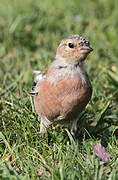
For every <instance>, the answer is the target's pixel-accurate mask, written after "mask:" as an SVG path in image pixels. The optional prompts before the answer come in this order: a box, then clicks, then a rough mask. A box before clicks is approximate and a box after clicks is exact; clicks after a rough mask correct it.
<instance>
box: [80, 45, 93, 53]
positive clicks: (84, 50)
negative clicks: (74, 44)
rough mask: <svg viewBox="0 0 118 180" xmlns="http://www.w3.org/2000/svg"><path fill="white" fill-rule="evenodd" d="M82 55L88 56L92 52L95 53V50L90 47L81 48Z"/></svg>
mask: <svg viewBox="0 0 118 180" xmlns="http://www.w3.org/2000/svg"><path fill="white" fill-rule="evenodd" d="M80 50H81V52H82V54H88V53H90V52H92V51H93V48H91V47H89V46H83V47H81V48H80Z"/></svg>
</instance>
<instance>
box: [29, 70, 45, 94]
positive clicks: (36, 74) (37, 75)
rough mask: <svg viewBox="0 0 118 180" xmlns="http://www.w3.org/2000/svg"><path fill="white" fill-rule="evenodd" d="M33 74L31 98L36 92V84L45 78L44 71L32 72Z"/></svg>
mask: <svg viewBox="0 0 118 180" xmlns="http://www.w3.org/2000/svg"><path fill="white" fill-rule="evenodd" d="M33 74H34V83H33V86H32V89H31V92H30V94H31V95H32V96H34V95H35V94H36V93H37V92H38V91H37V88H36V85H37V83H38V82H41V81H42V80H43V79H44V78H45V77H46V73H45V71H44V72H41V71H39V70H34V71H33Z"/></svg>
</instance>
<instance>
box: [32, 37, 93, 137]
mask: <svg viewBox="0 0 118 180" xmlns="http://www.w3.org/2000/svg"><path fill="white" fill-rule="evenodd" d="M91 51H93V49H92V48H91V47H90V43H89V41H88V39H87V38H86V37H84V36H79V35H71V36H69V37H68V38H65V39H64V40H62V41H61V43H60V45H59V46H58V48H57V52H56V58H55V60H54V61H53V62H52V63H51V64H50V66H49V67H48V68H47V69H46V70H45V71H43V72H40V71H34V73H35V74H36V75H35V79H34V83H35V85H34V86H33V88H32V91H31V94H32V95H34V107H35V109H36V112H37V113H38V115H39V116H40V119H41V122H40V133H41V134H42V135H44V134H45V133H46V128H47V127H48V126H49V125H50V124H53V123H60V124H63V123H64V124H68V123H71V133H72V135H73V136H74V137H75V134H76V132H77V120H78V119H77V117H78V115H79V113H80V112H82V110H83V109H84V108H85V107H86V105H87V104H88V102H89V101H90V99H91V95H92V86H91V83H90V81H89V79H88V75H87V72H86V70H85V68H84V66H83V62H84V60H85V59H86V57H87V56H88V54H89V53H90V52H91Z"/></svg>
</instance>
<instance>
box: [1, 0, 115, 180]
mask: <svg viewBox="0 0 118 180" xmlns="http://www.w3.org/2000/svg"><path fill="white" fill-rule="evenodd" d="M71 34H79V35H84V36H87V37H88V39H89V40H90V43H91V47H92V48H93V49H94V51H93V52H92V53H91V54H90V55H89V57H88V60H87V61H86V68H87V71H88V73H89V77H90V80H91V82H92V85H93V89H94V91H93V96H92V100H91V102H90V103H89V105H88V106H87V108H86V110H85V112H84V113H83V115H82V117H81V121H84V120H86V121H87V123H85V127H83V129H82V130H81V131H80V136H81V133H83V134H84V135H85V137H86V136H87V138H85V139H84V138H81V141H79V144H76V143H74V142H71V143H72V144H71V145H69V144H68V145H67V142H68V138H70V136H69V137H68V134H66V136H64V134H63V133H64V131H63V129H61V127H57V129H56V130H55V131H54V132H51V131H49V134H50V136H51V139H52V140H50V141H49V142H47V140H46V139H45V140H42V139H41V137H40V133H39V127H40V123H39V120H38V117H37V115H36V113H35V111H34V107H33V101H32V98H31V97H30V95H29V92H30V90H31V86H32V83H33V74H32V70H37V69H39V70H43V69H44V68H46V67H47V66H48V65H49V64H50V62H51V61H53V60H54V58H55V53H56V48H57V46H58V45H59V43H60V41H61V40H62V39H63V38H65V37H67V36H69V35H71ZM117 43H118V1H117V0H113V1H112V0H83V1H82V0H68V1H66V0H57V1H55V0H43V1H41V0H0V131H1V132H0V158H1V159H0V163H1V167H0V179H3V178H7V179H8V180H9V179H10V180H11V179H12V180H13V179H22V180H23V179H26V180H28V179H32V180H33V179H38V178H40V179H54V180H57V179H62V180H65V179H71V180H72V179H73V180H75V179H96V180H97V179H110V178H111V179H114V180H115V179H117V177H118V168H117V167H118V158H117V155H118V150H117V148H118V144H117V138H118V130H117V126H118V45H117ZM96 141H100V142H101V143H103V144H104V146H105V147H106V148H108V151H109V152H110V153H111V154H112V158H111V161H110V164H109V165H107V166H104V165H103V164H102V165H101V164H99V160H97V159H96V158H95V156H94V155H93V154H91V153H92V148H93V145H94V144H95V142H96ZM69 149H70V151H69ZM82 157H89V158H88V159H89V160H88V161H86V160H84V158H83V159H82ZM65 158H66V160H65ZM71 162H72V163H71ZM70 163H71V164H70ZM39 164H40V168H39V174H40V175H36V169H37V167H38V166H39ZM67 170H68V171H67Z"/></svg>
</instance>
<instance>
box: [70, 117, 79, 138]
mask: <svg viewBox="0 0 118 180" xmlns="http://www.w3.org/2000/svg"><path fill="white" fill-rule="evenodd" d="M77 122H78V119H76V120H74V121H73V123H72V127H71V134H72V136H73V137H74V139H77V137H76V135H77V134H76V133H77V129H78V128H77Z"/></svg>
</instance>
